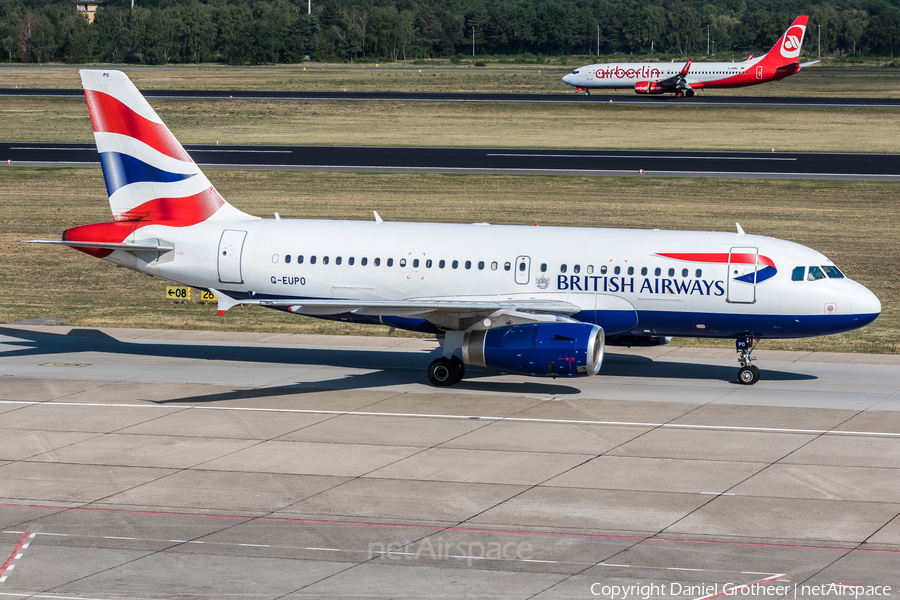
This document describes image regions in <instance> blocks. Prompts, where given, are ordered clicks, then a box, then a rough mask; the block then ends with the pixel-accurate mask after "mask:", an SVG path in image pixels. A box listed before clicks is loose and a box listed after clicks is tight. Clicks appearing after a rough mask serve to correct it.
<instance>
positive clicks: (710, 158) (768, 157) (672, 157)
mask: <svg viewBox="0 0 900 600" xmlns="http://www.w3.org/2000/svg"><path fill="white" fill-rule="evenodd" d="M487 156H526V157H529V158H649V159H653V158H664V159H680V158H683V159H687V160H797V159H796V158H787V157H785V158H782V157H776V158H773V157H771V156H767V157H762V156H760V157H758V158H754V157H752V156H641V155H637V154H634V155H632V154H512V153H510V154H488V155H487Z"/></svg>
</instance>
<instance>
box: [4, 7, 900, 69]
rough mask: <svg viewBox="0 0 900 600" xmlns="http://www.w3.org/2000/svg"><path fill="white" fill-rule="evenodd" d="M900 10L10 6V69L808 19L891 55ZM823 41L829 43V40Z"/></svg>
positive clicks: (490, 50) (846, 48)
mask: <svg viewBox="0 0 900 600" xmlns="http://www.w3.org/2000/svg"><path fill="white" fill-rule="evenodd" d="M898 3H900V0H845V1H843V2H841V1H831V2H821V3H818V4H809V3H807V2H801V0H787V1H782V2H779V1H776V0H756V1H754V0H741V1H737V0H696V1H690V0H670V1H666V0H647V1H641V0H315V2H314V3H313V4H314V6H313V9H312V12H311V14H307V6H308V4H307V1H306V0H206V1H200V0H189V1H185V0H135V5H134V7H133V8H132V7H131V2H130V0H106V1H105V2H103V3H102V4H101V5H100V7H99V8H98V10H97V12H96V16H95V19H94V22H93V23H92V24H88V21H87V19H86V17H85V16H84V15H83V14H82V13H79V12H77V11H76V8H75V6H76V3H75V2H74V1H73V0H27V1H26V0H0V44H2V50H3V53H4V54H5V56H4V57H3V58H5V59H6V61H7V62H22V63H44V62H69V63H85V62H97V61H99V62H108V63H136V64H167V63H201V62H219V63H227V64H236V65H237V64H268V63H297V62H301V61H303V60H314V61H345V62H346V61H392V60H412V59H432V58H448V57H450V58H453V57H460V56H471V55H472V53H473V39H474V53H475V54H476V55H478V56H482V57H484V56H496V55H526V60H527V59H528V58H529V57H530V58H531V59H533V60H539V59H538V58H537V57H547V56H554V55H573V54H576V55H595V54H604V55H623V54H637V55H653V54H659V55H680V56H687V55H703V54H704V53H705V52H706V50H707V46H708V44H713V43H714V50H715V52H716V53H728V52H732V53H751V52H754V53H759V52H763V51H766V50H768V49H769V48H770V47H771V46H772V45H773V44H774V43H775V41H776V40H777V39H778V37H779V36H780V35H781V34H782V33H783V32H784V30H785V29H786V28H787V26H788V25H789V24H790V23H791V21H792V20H793V19H794V18H795V17H796V16H797V15H799V14H808V15H810V21H809V26H808V30H807V37H806V41H805V43H804V49H805V52H806V54H807V55H812V54H817V53H818V52H819V48H820V44H821V54H822V55H824V56H828V55H832V56H848V57H849V56H861V55H875V56H890V57H891V58H893V56H894V52H895V49H897V47H898V45H900V8H898V6H897V4H898ZM820 38H821V42H820V41H819V40H820Z"/></svg>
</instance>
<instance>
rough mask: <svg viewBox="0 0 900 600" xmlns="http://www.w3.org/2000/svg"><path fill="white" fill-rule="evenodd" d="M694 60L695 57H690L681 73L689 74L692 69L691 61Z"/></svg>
mask: <svg viewBox="0 0 900 600" xmlns="http://www.w3.org/2000/svg"><path fill="white" fill-rule="evenodd" d="M692 62H694V59H693V58H689V59H688V61H687V63H686V64H685V65H684V68H683V69H682V70H681V75H682V76H684V75H687V74H688V71H690V70H691V63H692Z"/></svg>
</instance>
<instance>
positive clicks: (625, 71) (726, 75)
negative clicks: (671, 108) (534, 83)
mask: <svg viewBox="0 0 900 600" xmlns="http://www.w3.org/2000/svg"><path fill="white" fill-rule="evenodd" d="M808 19H809V17H807V16H800V17H797V19H796V20H795V21H794V22H793V23H792V24H791V26H790V27H788V30H787V31H785V32H784V35H782V36H781V37H780V38H779V39H778V41H777V42H775V45H774V46H773V47H772V49H771V50H769V52H768V53H767V54H766V55H765V56H761V57H759V58H755V59H754V58H753V55H750V57H749V58H748V59H747V60H745V61H743V62H739V63H736V62H705V63H698V64H696V65H693V64H692V61H693V59H691V60H688V61H687V62H686V63H676V62H674V61H673V62H671V63H660V62H641V63H607V64H602V65H586V66H584V67H579V68H578V69H575V70H574V71H572V72H571V73H569V74H568V75H566V76H564V77H563V78H562V80H563V81H564V82H565V83H568V84H569V85H571V86H573V87H574V88H576V89H577V90H579V91H581V92H584V93H585V94H590V93H591V90H597V89H628V88H634V91H635V92H636V93H638V94H675V96H677V97H681V96H688V97H690V96H693V95H694V90H698V89H703V88H706V89H712V88H736V87H746V86H749V85H759V84H761V83H768V82H770V81H781V80H782V79H784V78H785V77H787V76H789V75H793V74H794V73H798V72H799V71H800V69H801V68H803V67H808V66H809V65H814V64H816V63H817V62H819V61H817V60H814V61H811V62H806V63H799V62H797V58H798V57H799V56H800V47H801V46H802V45H803V35H804V34H805V33H806V22H807V20H808Z"/></svg>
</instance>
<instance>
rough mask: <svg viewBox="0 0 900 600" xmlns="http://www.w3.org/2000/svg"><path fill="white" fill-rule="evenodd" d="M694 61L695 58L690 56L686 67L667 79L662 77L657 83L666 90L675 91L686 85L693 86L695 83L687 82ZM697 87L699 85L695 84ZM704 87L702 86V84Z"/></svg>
mask: <svg viewBox="0 0 900 600" xmlns="http://www.w3.org/2000/svg"><path fill="white" fill-rule="evenodd" d="M692 62H694V59H693V58H689V59H688V61H687V63H685V65H684V67H683V68H682V69H681V71H680V72H678V73H677V74H675V75H672V76H671V77H666V78H665V79H660V80H659V81H658V82H657V84H658V85H660V86H662V87H663V89H664V90H666V91H675V90H680V89H683V88H685V87H691V86H692V85H694V84H690V85H688V84H687V81H686V78H687V74H688V72H689V71H690V70H691V63H692ZM694 87H697V86H694ZM700 87H702V86H700Z"/></svg>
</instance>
